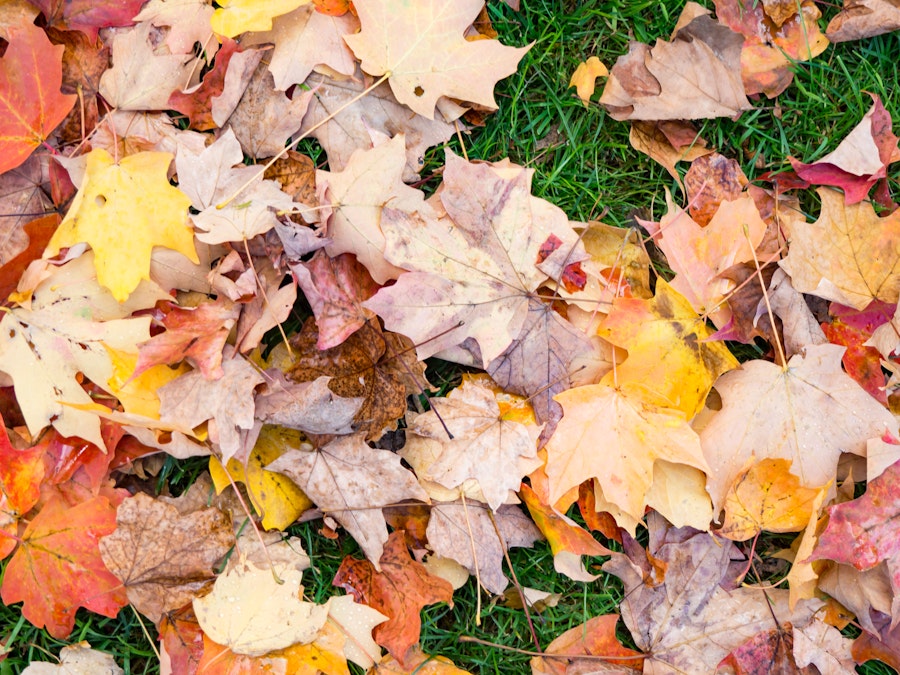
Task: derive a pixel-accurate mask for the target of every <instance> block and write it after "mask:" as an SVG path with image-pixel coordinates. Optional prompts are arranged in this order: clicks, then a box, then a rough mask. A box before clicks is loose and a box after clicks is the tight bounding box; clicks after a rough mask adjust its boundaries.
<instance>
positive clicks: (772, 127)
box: [0, 0, 900, 675]
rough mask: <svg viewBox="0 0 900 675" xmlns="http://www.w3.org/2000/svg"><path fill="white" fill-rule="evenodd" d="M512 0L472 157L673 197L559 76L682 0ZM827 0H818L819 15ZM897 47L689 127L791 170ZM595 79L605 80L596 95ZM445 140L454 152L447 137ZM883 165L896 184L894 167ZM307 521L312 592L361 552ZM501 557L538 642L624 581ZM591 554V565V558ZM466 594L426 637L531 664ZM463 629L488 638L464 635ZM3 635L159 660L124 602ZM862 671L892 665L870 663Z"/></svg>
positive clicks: (644, 35)
mask: <svg viewBox="0 0 900 675" xmlns="http://www.w3.org/2000/svg"><path fill="white" fill-rule="evenodd" d="M522 4H523V8H522V11H520V12H518V13H516V12H513V11H511V10H510V9H509V8H508V7H506V6H505V5H502V4H500V3H499V2H491V3H490V8H489V9H490V13H491V17H492V20H493V22H494V27H495V28H496V30H498V31H499V33H500V37H501V40H502V41H503V42H504V43H505V44H512V45H517V46H521V45H525V44H528V43H532V42H533V43H534V45H533V47H532V48H531V50H530V51H529V53H528V54H527V55H526V56H525V58H524V60H523V61H522V63H521V65H520V67H519V70H518V72H517V73H516V74H515V75H513V76H511V77H510V78H508V79H507V80H505V81H503V82H501V83H500V85H499V86H498V87H497V90H496V98H497V101H498V104H499V110H498V111H497V112H496V113H495V114H494V115H492V116H491V117H489V118H488V119H487V122H486V125H485V127H483V128H476V129H472V130H471V132H470V133H469V134H467V135H466V136H465V151H466V153H467V154H468V156H469V158H471V159H485V160H491V161H495V160H499V159H502V158H504V157H510V158H511V159H512V160H513V161H514V162H517V163H519V164H523V165H526V166H529V167H531V168H533V169H534V170H535V175H534V182H533V193H534V194H535V195H538V196H540V197H543V198H545V199H547V200H549V201H551V202H553V203H554V204H556V205H558V206H560V207H561V208H562V209H563V210H564V211H565V212H566V213H567V214H568V215H569V217H570V218H571V219H573V220H588V219H592V218H598V217H600V216H601V214H605V215H604V216H603V217H604V220H605V221H606V222H608V223H610V224H614V225H618V226H629V225H630V224H631V223H632V215H633V214H634V213H635V212H641V213H645V214H649V215H652V216H653V217H655V218H658V217H660V216H661V215H662V213H663V209H664V190H665V189H666V188H668V189H669V190H671V191H672V192H673V194H675V195H676V199H680V198H681V195H680V194H679V192H678V187H677V185H676V184H675V181H673V180H672V178H671V177H670V176H669V175H668V174H667V173H666V172H665V170H664V169H663V168H662V167H660V166H659V165H657V164H656V163H655V162H653V161H652V160H650V159H649V158H648V157H646V156H644V155H642V154H640V153H638V152H637V151H635V150H634V149H633V148H632V147H631V146H630V145H629V143H628V131H629V129H628V124H627V123H621V122H616V121H614V120H612V119H611V118H610V117H609V116H608V115H607V114H606V113H605V112H604V111H603V109H602V108H601V107H600V106H599V105H597V104H596V102H594V103H591V104H590V105H589V106H587V107H586V106H584V105H583V104H582V103H581V102H580V101H579V100H578V99H577V98H576V97H575V94H574V90H570V89H568V88H567V83H568V80H569V77H570V75H571V73H572V72H573V71H574V69H575V67H576V66H577V64H578V62H580V61H582V60H584V59H585V58H587V57H588V56H591V55H596V56H598V57H599V58H600V59H601V60H602V61H603V62H604V63H605V64H606V65H607V66H609V67H612V65H613V63H614V62H615V60H616V58H617V57H618V56H620V55H621V54H624V53H625V52H626V51H627V46H628V41H629V40H630V39H636V40H640V41H643V42H648V43H652V42H653V41H654V40H655V39H657V38H659V37H664V38H666V37H668V35H669V34H670V32H671V30H672V28H673V26H674V24H675V22H676V19H677V17H678V14H679V13H680V11H681V7H682V5H683V2H682V1H681V0H662V1H659V0H639V1H631V2H613V1H593V2H575V1H567V2H562V1H559V0H556V1H553V0H523V2H522ZM705 4H706V5H707V6H710V7H711V5H712V3H711V2H707V3H705ZM834 11H835V10H834V9H830V10H828V14H829V16H830V15H833V13H834ZM826 18H827V17H826ZM897 54H900V35H898V34H896V33H895V34H892V35H887V36H881V37H876V38H873V39H869V40H865V41H862V42H854V43H846V44H841V45H835V46H831V47H829V48H828V49H827V50H826V51H825V52H824V53H823V54H822V55H820V56H819V57H817V58H816V59H815V60H813V61H812V62H810V63H798V64H796V66H795V80H794V83H793V84H792V85H791V86H790V87H789V88H788V89H787V91H785V92H784V93H783V94H781V96H779V97H778V99H777V101H770V100H767V99H765V98H763V99H760V100H758V101H756V102H755V108H754V110H752V111H749V112H747V113H745V114H744V115H743V116H742V117H741V118H740V119H738V120H737V121H732V120H728V119H720V120H710V121H700V122H698V123H697V126H698V128H699V130H700V132H701V134H702V136H703V137H704V138H705V139H706V140H707V141H708V143H709V144H710V145H711V146H714V147H715V148H716V149H717V150H718V151H719V152H721V153H723V154H724V155H726V156H729V157H733V158H736V159H738V161H740V163H741V165H742V167H743V168H744V171H745V172H746V173H747V175H748V176H749V177H750V178H751V179H755V178H756V177H757V176H758V175H760V174H761V173H763V172H765V171H779V170H785V169H788V168H789V167H790V165H789V163H788V161H787V158H788V156H794V157H797V158H799V159H802V160H804V161H812V160H815V159H817V158H819V157H821V156H823V155H824V154H826V153H828V152H830V151H831V150H833V149H834V148H835V147H836V146H837V144H838V142H839V141H840V140H841V139H842V138H843V137H844V136H845V135H846V134H847V133H848V132H849V131H850V129H852V128H853V126H854V125H856V123H857V122H858V121H859V120H860V118H861V117H862V116H863V115H864V114H865V112H866V111H867V110H868V109H869V106H870V105H871V99H870V98H869V96H868V95H867V94H866V92H872V93H875V94H878V95H879V96H880V97H881V99H882V101H883V102H884V104H885V106H886V107H887V108H888V110H890V111H893V112H894V113H897V112H898V111H900V75H898V62H897V58H896V56H897ZM601 88H602V82H601V83H600V86H599V87H598V95H599V91H600V89H601ZM596 98H597V96H596V95H595V101H596ZM450 147H452V148H453V149H454V150H455V151H456V152H461V147H460V145H459V142H458V141H456V140H454V141H453V142H452V143H450ZM443 152H444V151H443V149H442V148H434V149H432V150H431V151H430V152H429V155H428V157H427V165H426V169H425V171H424V172H423V175H425V176H427V175H428V174H429V172H430V171H432V170H434V169H435V168H437V167H439V166H440V165H441V164H442V163H443ZM683 168H684V167H683ZM891 178H892V181H893V183H894V185H895V186H896V181H897V178H898V170H896V169H895V170H894V171H893V173H892V175H891ZM437 182H438V181H437V179H433V180H431V181H429V182H428V183H427V184H426V186H425V187H426V189H428V188H431V189H433V188H434V187H436V185H437ZM803 207H804V209H805V210H807V211H808V212H809V213H808V215H810V216H811V217H814V216H815V210H816V208H817V205H816V203H815V200H814V199H812V198H809V199H807V200H806V201H804V202H803ZM457 372H458V371H454V370H453V368H448V367H447V366H446V365H441V364H432V368H431V370H430V373H433V374H434V375H436V376H437V379H435V377H432V382H436V383H437V384H440V383H447V382H451V381H452V380H453V378H454V377H455V375H456V374H457ZM196 471H197V464H196V463H194V464H191V465H189V466H187V467H185V466H181V465H177V464H176V463H174V462H169V463H167V467H166V473H165V474H164V475H163V478H162V479H161V480H160V484H159V488H160V489H162V488H163V487H164V485H163V484H168V483H172V486H173V488H174V490H175V491H177V490H178V489H179V486H181V487H183V485H184V484H185V483H186V482H189V481H190V480H192V477H193V476H195V475H196ZM317 527H318V524H316V523H310V524H306V525H303V526H296V527H294V528H292V532H293V533H294V534H297V535H298V536H300V537H301V538H302V539H303V540H304V542H305V545H306V547H307V548H308V551H309V553H310V555H311V557H312V560H313V564H314V568H313V570H312V571H310V572H308V573H307V574H306V576H305V581H306V583H307V592H308V594H309V595H310V597H312V598H314V599H316V600H318V601H321V600H323V599H324V598H326V597H327V596H328V595H329V594H332V593H334V592H335V590H336V589H333V588H332V587H331V579H332V578H333V576H334V572H335V571H336V569H337V567H338V565H339V564H340V561H341V560H342V558H343V557H344V556H345V555H356V556H357V557H362V556H361V554H360V553H359V550H358V548H357V546H356V545H355V543H354V542H353V541H352V540H351V539H350V538H349V537H347V536H346V535H342V536H341V537H340V538H339V539H338V540H337V541H331V540H328V539H326V538H324V537H322V536H320V535H319V534H318V533H317ZM511 560H512V564H513V567H514V569H515V571H516V574H517V576H518V578H519V581H520V582H521V583H522V584H523V585H525V586H531V587H535V588H539V589H542V590H547V591H552V592H558V593H560V594H561V595H562V600H561V602H560V604H559V605H558V606H557V607H555V608H551V609H549V610H547V611H546V612H544V613H543V614H540V615H535V629H536V632H537V635H538V638H539V640H540V643H541V646H546V645H547V643H549V641H550V640H551V639H553V638H554V637H555V636H557V635H558V634H559V633H561V632H562V631H564V630H566V629H568V628H570V627H573V626H576V625H578V624H580V623H582V622H583V621H585V620H586V619H588V618H590V617H592V616H595V615H598V614H604V613H609V612H614V611H616V610H617V606H618V603H619V601H620V600H621V593H622V589H621V584H620V583H619V582H618V581H617V580H616V579H614V578H610V577H601V579H600V580H598V581H597V582H595V583H593V584H587V585H586V584H581V583H576V582H571V581H569V580H568V579H566V578H565V577H562V576H561V575H558V574H557V573H556V572H555V571H554V570H553V564H552V556H551V554H550V551H549V549H548V547H547V546H546V544H539V545H537V546H536V547H535V548H534V549H528V550H523V549H514V550H513V551H512V552H511ZM592 562H593V563H594V564H595V565H596V563H598V562H599V560H596V559H595V560H593V561H592ZM475 593H476V591H475V588H474V583H473V582H471V581H470V582H469V583H468V584H467V585H466V586H465V587H464V588H463V589H461V590H460V591H457V593H456V594H455V596H454V603H455V604H454V606H453V607H452V608H450V607H447V606H443V605H442V606H436V607H430V608H427V609H426V610H425V611H424V612H423V630H422V644H423V647H424V650H425V651H426V652H428V653H434V654H440V655H443V656H446V657H448V658H450V659H452V660H453V661H454V662H455V663H457V664H458V665H459V666H460V667H462V668H465V669H468V670H470V671H471V672H473V673H507V674H508V673H528V672H530V670H529V668H528V656H526V655H523V654H519V653H516V652H511V651H506V650H504V649H502V648H501V647H509V648H513V649H520V650H531V649H533V648H534V645H533V644H532V640H531V635H530V630H529V628H528V625H527V623H526V620H525V617H524V615H523V613H522V612H521V611H520V610H513V609H508V608H506V607H504V606H502V605H501V604H498V603H495V602H492V601H491V599H490V598H487V597H482V601H483V605H482V610H481V613H480V615H478V614H477V613H476V597H475ZM479 623H480V625H479ZM148 629H149V630H150V631H151V635H153V630H154V629H153V627H152V626H150V625H149V624H148ZM461 636H471V637H477V638H479V639H482V640H485V641H488V642H492V643H494V644H496V645H497V646H496V647H486V646H483V645H480V644H476V643H471V642H461V641H460V639H459V638H460V637H461ZM0 639H3V640H5V641H6V645H7V649H8V650H9V652H10V654H9V657H8V658H7V659H6V660H5V661H3V662H2V663H0V675H4V674H5V673H17V672H20V670H21V669H22V668H23V667H24V666H25V665H26V664H27V663H29V662H31V661H32V660H50V661H52V660H54V657H55V655H56V654H58V652H59V648H60V646H61V645H62V644H64V643H74V642H78V641H80V640H87V641H89V642H90V643H91V644H92V645H93V646H94V647H96V648H98V649H101V650H103V651H107V652H110V653H111V654H113V655H114V656H115V658H116V660H117V662H118V663H119V665H121V666H122V667H123V668H124V669H125V671H126V673H135V674H136V673H141V674H145V673H146V674H150V673H156V672H158V666H157V664H156V660H155V657H154V655H153V649H152V647H151V645H150V644H149V642H148V641H147V639H146V637H145V636H144V633H143V631H142V630H141V627H140V625H139V624H138V621H137V619H136V617H135V614H134V613H133V612H132V611H131V610H130V609H125V610H123V612H122V613H121V614H120V616H119V617H118V618H117V619H105V618H103V617H99V616H96V615H92V614H89V613H87V612H84V611H82V612H79V614H78V619H77V623H76V628H75V631H74V632H73V634H72V636H71V637H70V638H69V639H67V640H66V641H65V642H61V641H58V640H54V639H52V638H50V637H49V636H48V635H47V634H46V633H44V632H42V631H39V630H37V629H35V628H34V627H32V626H31V625H30V624H29V623H28V622H26V621H24V619H22V617H21V615H20V613H19V609H18V607H12V608H9V607H4V606H2V605H0ZM859 672H864V673H870V674H873V675H874V674H876V673H878V674H883V673H890V672H893V671H892V670H891V669H890V668H887V667H886V666H883V665H882V664H876V663H870V664H866V665H865V666H863V667H861V668H860V669H859Z"/></svg>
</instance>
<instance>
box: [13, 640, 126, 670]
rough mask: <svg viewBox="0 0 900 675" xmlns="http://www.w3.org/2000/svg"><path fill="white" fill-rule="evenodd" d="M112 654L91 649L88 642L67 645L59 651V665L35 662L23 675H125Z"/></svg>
mask: <svg viewBox="0 0 900 675" xmlns="http://www.w3.org/2000/svg"><path fill="white" fill-rule="evenodd" d="M124 672H125V671H124V670H122V669H121V668H119V666H118V665H116V661H115V659H113V657H112V655H111V654H106V653H105V652H100V651H97V650H96V649H91V645H90V644H88V643H87V642H78V643H76V644H73V645H66V646H64V647H63V648H62V649H60V650H59V663H58V664H55V663H45V662H41V661H38V662H35V663H32V664H31V665H29V666H28V667H27V668H25V670H23V671H22V675H123V673H124Z"/></svg>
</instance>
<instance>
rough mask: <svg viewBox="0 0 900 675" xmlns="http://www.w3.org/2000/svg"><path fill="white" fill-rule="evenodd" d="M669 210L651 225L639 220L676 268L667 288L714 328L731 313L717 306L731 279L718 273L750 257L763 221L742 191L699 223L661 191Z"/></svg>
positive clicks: (725, 320) (748, 197)
mask: <svg viewBox="0 0 900 675" xmlns="http://www.w3.org/2000/svg"><path fill="white" fill-rule="evenodd" d="M667 201H668V202H669V211H668V213H666V215H665V216H663V218H662V220H661V221H660V222H659V223H658V224H657V223H653V222H647V221H644V222H643V223H642V224H644V226H645V227H646V228H647V230H648V231H649V232H650V234H651V235H652V236H653V238H654V241H656V243H657V245H658V246H659V247H660V248H661V249H662V250H663V252H664V253H665V254H666V259H667V260H668V261H669V266H670V267H671V268H672V270H673V271H674V272H676V276H675V278H674V279H673V280H672V288H674V289H675V290H676V291H678V292H679V293H681V294H682V295H683V296H684V297H685V298H687V300H688V301H689V302H690V303H691V306H692V307H693V308H694V309H695V310H696V311H697V312H702V313H708V314H709V316H710V318H711V319H712V320H713V322H714V323H715V324H716V326H718V327H720V328H721V327H722V326H724V325H725V324H726V323H727V322H728V320H729V319H730V318H731V315H730V314H729V312H728V307H727V306H723V301H724V299H725V296H726V295H727V294H728V293H729V291H731V290H732V288H734V282H732V281H731V280H730V279H727V278H724V277H721V276H720V273H721V272H723V271H725V270H726V269H728V268H729V267H731V266H732V265H734V264H736V263H741V262H746V261H749V260H753V252H754V250H755V249H756V248H757V247H758V246H759V244H760V243H761V242H762V239H763V235H764V234H765V232H766V223H765V222H764V221H763V220H762V218H761V217H760V215H759V211H758V210H757V208H756V205H755V204H754V203H753V199H752V198H751V197H750V196H749V195H746V194H745V195H743V196H741V197H739V198H738V199H735V200H734V201H723V202H721V204H719V205H718V208H717V209H716V212H715V215H713V216H712V218H711V219H710V221H709V223H708V224H707V225H706V226H705V227H701V226H700V225H699V224H698V223H696V222H694V220H693V219H692V218H691V217H690V216H688V214H687V213H686V212H685V211H683V210H682V209H681V208H679V207H678V206H675V205H674V204H673V203H672V201H671V199H669V197H668V194H667Z"/></svg>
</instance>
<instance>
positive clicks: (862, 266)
mask: <svg viewBox="0 0 900 675" xmlns="http://www.w3.org/2000/svg"><path fill="white" fill-rule="evenodd" d="M816 192H817V193H818V195H819V197H820V198H821V200H822V211H821V213H820V214H819V219H818V220H817V221H816V222H814V223H806V222H797V223H795V224H794V225H793V227H792V230H791V246H790V249H789V251H788V255H787V257H786V258H785V259H784V260H782V261H781V262H779V263H778V264H779V265H781V267H782V269H784V271H785V272H787V273H788V274H789V275H790V277H791V282H792V283H793V286H794V288H796V289H797V290H798V291H800V292H801V293H812V294H813V295H818V296H819V297H822V298H825V299H826V300H834V301H835V302H839V303H841V304H843V305H849V306H850V307H853V308H855V309H862V308H863V307H865V306H866V305H868V304H869V303H870V302H872V300H883V301H885V302H890V303H894V302H897V300H898V299H900V212H894V213H892V214H891V215H888V216H885V217H884V218H879V217H878V215H877V214H876V213H875V209H874V208H872V205H871V204H870V203H869V202H860V203H859V204H853V205H850V204H847V203H846V202H845V200H844V197H843V196H842V195H841V193H840V192H838V191H837V190H830V189H828V188H819V189H818V190H816Z"/></svg>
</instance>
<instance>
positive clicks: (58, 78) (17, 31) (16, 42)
mask: <svg viewBox="0 0 900 675" xmlns="http://www.w3.org/2000/svg"><path fill="white" fill-rule="evenodd" d="M6 34H7V36H8V40H9V46H8V47H7V49H6V53H5V54H4V55H3V56H2V57H0V157H2V158H3V159H0V173H3V172H4V171H9V170H10V169H14V168H15V167H17V166H19V165H20V164H22V163H23V162H24V161H25V160H26V159H28V156H29V155H30V154H31V153H32V152H33V151H34V149H35V148H37V147H38V146H39V145H40V144H41V143H43V142H44V139H46V138H47V136H49V135H50V132H51V131H53V130H54V129H55V128H56V126H57V125H58V124H59V123H60V122H62V121H63V119H65V117H66V115H68V114H69V111H70V110H71V109H72V107H73V106H74V105H75V99H76V97H75V96H72V95H67V94H62V93H60V85H61V84H62V54H63V51H64V48H62V47H59V46H55V45H52V44H51V43H50V40H49V39H48V38H47V34H46V33H44V31H43V30H41V29H40V28H38V27H37V26H34V25H30V24H27V23H23V25H16V26H9V27H8V28H7V29H6Z"/></svg>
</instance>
